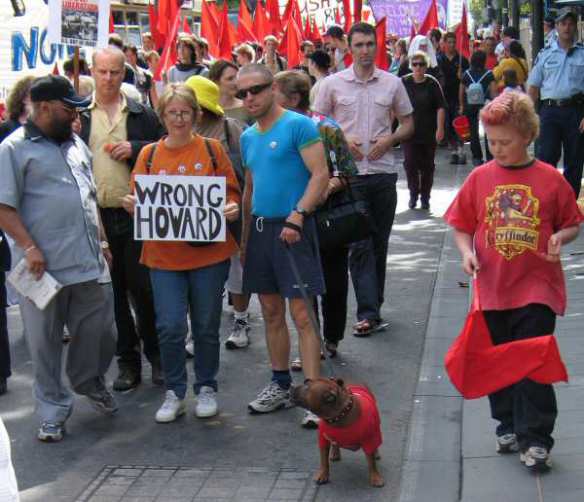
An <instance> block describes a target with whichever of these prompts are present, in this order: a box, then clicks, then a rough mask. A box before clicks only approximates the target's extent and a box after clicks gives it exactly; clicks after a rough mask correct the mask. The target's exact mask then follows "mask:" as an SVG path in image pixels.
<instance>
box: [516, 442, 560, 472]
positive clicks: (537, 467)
mask: <svg viewBox="0 0 584 502" xmlns="http://www.w3.org/2000/svg"><path fill="white" fill-rule="evenodd" d="M519 460H521V462H523V463H524V464H525V467H527V468H528V469H529V470H530V471H533V472H545V471H547V470H549V469H550V467H551V466H552V460H551V458H550V454H549V452H548V450H547V449H546V448H544V447H543V446H531V447H530V448H528V450H527V451H525V452H522V453H521V454H520V456H519Z"/></svg>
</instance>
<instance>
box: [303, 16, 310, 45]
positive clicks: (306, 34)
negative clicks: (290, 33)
mask: <svg viewBox="0 0 584 502" xmlns="http://www.w3.org/2000/svg"><path fill="white" fill-rule="evenodd" d="M302 38H303V39H304V40H310V16H306V20H305V23H304V30H303V32H302Z"/></svg>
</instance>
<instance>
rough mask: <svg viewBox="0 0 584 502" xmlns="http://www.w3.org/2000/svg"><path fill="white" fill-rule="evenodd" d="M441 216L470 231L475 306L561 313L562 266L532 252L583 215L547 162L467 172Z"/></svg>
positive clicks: (544, 250) (492, 164)
mask: <svg viewBox="0 0 584 502" xmlns="http://www.w3.org/2000/svg"><path fill="white" fill-rule="evenodd" d="M444 219H445V220H446V222H447V223H448V224H449V225H451V226H453V227H454V228H456V229H457V230H460V231H461V232H465V233H467V234H470V235H474V245H475V250H476V254H477V258H478V261H479V266H480V271H479V276H480V281H481V289H480V304H481V308H482V309H483V310H507V309H514V308H520V307H524V306H525V305H528V304H530V303H541V304H544V305H548V306H549V307H550V308H551V309H552V310H553V311H554V312H555V313H556V314H558V315H563V314H564V312H565V310H566V288H565V283H564V274H563V272H562V265H561V263H550V262H548V261H546V260H544V259H543V258H541V257H540V256H538V255H537V254H536V252H537V251H539V252H541V253H547V246H548V240H549V238H550V237H551V235H552V234H554V233H555V232H558V231H559V230H562V229H564V228H567V227H571V226H573V225H579V224H580V222H581V221H582V220H583V219H584V218H583V217H582V214H581V212H580V210H579V208H578V205H577V204H576V200H575V198H574V192H573V190H572V188H571V187H570V185H569V184H568V182H567V181H566V180H565V179H564V177H563V176H562V175H561V174H560V173H559V172H558V171H557V170H556V169H555V168H553V167H552V166H550V165H549V164H545V163H544V162H540V161H538V160H535V161H533V163H531V164H530V165H528V166H526V167H519V168H509V167H502V166H501V165H499V164H498V163H497V162H496V161H494V160H493V161H491V162H488V163H487V164H485V165H483V166H481V167H479V168H477V169H475V170H474V171H473V172H472V173H471V174H470V175H469V177H468V178H467V179H466V181H465V182H464V184H463V185H462V187H461V189H460V191H459V192H458V194H457V196H456V198H455V199H454V201H453V202H452V204H451V205H450V207H449V208H448V210H447V211H446V214H445V215H444Z"/></svg>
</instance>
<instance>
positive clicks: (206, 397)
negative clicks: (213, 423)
mask: <svg viewBox="0 0 584 502" xmlns="http://www.w3.org/2000/svg"><path fill="white" fill-rule="evenodd" d="M195 415H196V417H197V418H209V417H213V416H215V415H217V398H216V397H215V390H214V389H213V388H212V387H209V386H207V385H203V386H202V387H201V390H200V391H199V394H198V395H197V405H196V406H195Z"/></svg>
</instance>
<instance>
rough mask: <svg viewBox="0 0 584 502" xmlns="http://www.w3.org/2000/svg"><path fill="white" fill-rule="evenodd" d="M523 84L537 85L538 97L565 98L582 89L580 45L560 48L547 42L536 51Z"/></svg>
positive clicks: (583, 55) (583, 71)
mask: <svg viewBox="0 0 584 502" xmlns="http://www.w3.org/2000/svg"><path fill="white" fill-rule="evenodd" d="M527 85H529V86H533V87H537V88H539V92H540V98H541V99H568V98H571V97H573V96H575V95H576V94H579V93H584V46H583V45H582V44H579V43H578V44H576V45H574V46H573V47H572V48H571V49H570V50H568V51H565V50H564V49H562V48H561V47H560V46H559V44H558V42H557V41H552V42H550V45H549V46H548V47H545V48H544V49H542V50H541V51H540V53H539V54H538V56H537V58H536V60H535V64H534V66H533V68H532V70H531V74H530V75H529V79H528V80H527Z"/></svg>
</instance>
